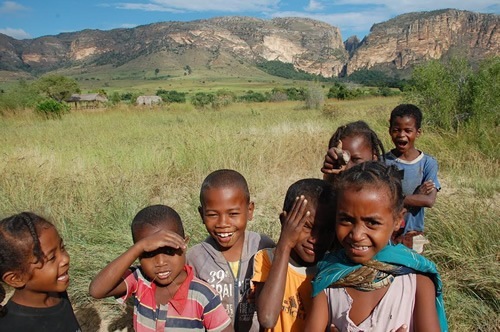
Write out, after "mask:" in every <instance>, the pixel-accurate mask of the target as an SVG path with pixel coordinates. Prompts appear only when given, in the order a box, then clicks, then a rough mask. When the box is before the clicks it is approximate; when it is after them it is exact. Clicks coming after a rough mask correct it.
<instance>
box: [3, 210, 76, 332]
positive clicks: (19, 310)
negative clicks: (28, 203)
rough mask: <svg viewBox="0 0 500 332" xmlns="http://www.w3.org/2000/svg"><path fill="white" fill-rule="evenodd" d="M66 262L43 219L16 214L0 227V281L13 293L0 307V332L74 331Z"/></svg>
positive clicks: (54, 232) (53, 232) (60, 244)
mask: <svg viewBox="0 0 500 332" xmlns="http://www.w3.org/2000/svg"><path fill="white" fill-rule="evenodd" d="M69 261H70V259H69V254H68V252H67V251H66V249H65V247H64V243H63V240H62V239H61V237H60V236H59V233H58V232H57V229H56V228H55V226H54V225H53V224H52V223H50V222H49V221H47V220H45V219H44V218H42V217H40V216H38V215H36V214H34V213H31V212H22V213H20V214H16V215H13V216H10V217H8V218H5V219H3V220H1V221H0V275H1V276H2V281H3V282H5V283H6V284H7V285H9V286H11V287H13V288H14V293H13V295H12V297H11V298H10V299H9V300H8V302H7V304H6V305H5V307H1V306H0V311H1V313H0V331H2V332H4V331H5V332H7V331H9V332H11V331H41V332H49V331H50V332H53V331H54V332H68V331H80V326H79V324H78V321H77V320H76V317H75V314H74V313H73V308H72V307H71V303H70V301H69V299H68V294H67V293H66V289H67V288H68V285H69V274H68V271H69ZM0 288H1V290H0V293H3V294H4V295H5V291H4V289H3V287H2V286H1V285H0Z"/></svg>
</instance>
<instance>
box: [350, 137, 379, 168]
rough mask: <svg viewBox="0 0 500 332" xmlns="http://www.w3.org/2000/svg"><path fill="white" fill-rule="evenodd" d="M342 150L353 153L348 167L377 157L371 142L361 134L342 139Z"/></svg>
mask: <svg viewBox="0 0 500 332" xmlns="http://www.w3.org/2000/svg"><path fill="white" fill-rule="evenodd" d="M342 150H346V151H349V153H350V154H351V159H350V160H349V162H348V163H347V166H346V169H349V168H351V167H352V166H354V165H357V164H361V163H363V162H365V161H369V160H375V159H376V156H375V155H374V154H373V149H372V147H371V145H370V143H369V142H367V141H366V138H365V137H364V136H361V135H353V136H348V137H344V138H343V139H342Z"/></svg>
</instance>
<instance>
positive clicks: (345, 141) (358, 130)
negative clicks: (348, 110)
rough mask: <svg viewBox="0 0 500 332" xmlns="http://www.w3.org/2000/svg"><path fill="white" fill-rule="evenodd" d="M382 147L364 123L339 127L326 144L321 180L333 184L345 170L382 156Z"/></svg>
mask: <svg viewBox="0 0 500 332" xmlns="http://www.w3.org/2000/svg"><path fill="white" fill-rule="evenodd" d="M384 153H385V151H384V146H383V144H382V142H381V141H380V139H379V138H378V136H377V134H376V133H375V132H374V131H373V130H372V129H371V128H370V126H368V124H367V123H366V122H364V121H355V122H349V123H348V124H346V125H343V126H340V127H338V128H337V130H336V131H335V132H334V133H333V135H332V137H331V138H330V141H329V142H328V151H327V153H326V155H325V160H324V163H323V167H322V168H321V172H322V173H323V179H325V180H327V181H328V182H331V183H333V182H334V181H335V178H336V177H337V176H338V175H339V174H340V173H341V172H343V171H345V170H346V169H349V168H351V167H352V166H354V165H357V164H360V163H362V162H365V161H370V160H380V159H382V158H383V156H384Z"/></svg>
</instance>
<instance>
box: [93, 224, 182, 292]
mask: <svg viewBox="0 0 500 332" xmlns="http://www.w3.org/2000/svg"><path fill="white" fill-rule="evenodd" d="M162 247H172V248H176V249H178V248H182V249H183V250H184V249H185V248H186V244H185V242H184V239H183V238H182V237H181V236H179V235H178V234H177V233H174V232H169V231H159V232H156V233H154V234H153V235H151V236H148V237H145V238H143V239H141V240H140V241H138V242H136V243H135V244H134V245H133V246H132V247H130V248H129V249H128V250H127V251H125V252H124V253H123V254H121V255H120V256H119V257H118V258H116V259H115V260H114V261H112V262H111V263H109V264H108V265H106V267H105V268H104V269H102V270H101V272H99V273H98V274H97V275H96V276H95V277H94V279H93V280H92V282H91V283H90V286H89V292H90V295H91V296H92V297H94V298H96V299H101V298H104V297H108V296H120V295H123V294H125V293H126V291H127V286H126V285H125V282H124V281H123V279H122V276H123V274H124V273H125V271H127V269H128V268H129V267H130V266H131V265H132V264H133V263H134V261H135V260H136V259H137V258H139V256H140V255H142V254H143V253H144V252H150V251H154V250H156V249H158V248H162Z"/></svg>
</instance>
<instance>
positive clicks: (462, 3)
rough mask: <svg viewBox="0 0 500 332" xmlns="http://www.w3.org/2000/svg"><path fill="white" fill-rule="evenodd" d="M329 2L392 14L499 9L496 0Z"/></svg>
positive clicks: (345, 0)
mask: <svg viewBox="0 0 500 332" xmlns="http://www.w3.org/2000/svg"><path fill="white" fill-rule="evenodd" d="M331 4H332V5H334V6H337V5H339V6H340V5H348V6H349V5H360V6H380V7H383V8H385V9H386V10H388V11H389V12H390V13H391V14H393V15H399V14H402V13H409V12H420V11H430V10H436V9H444V8H454V9H461V10H470V11H474V12H492V11H495V10H496V11H498V10H499V9H500V8H499V7H500V6H499V3H498V0H474V1H472V0H439V1H436V0H418V1H415V0H398V1H394V0H332V1H331Z"/></svg>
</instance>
